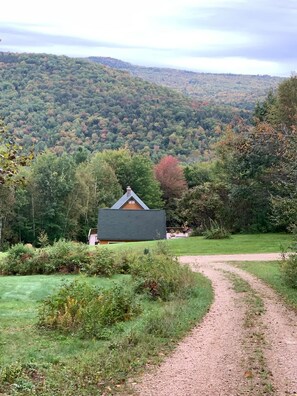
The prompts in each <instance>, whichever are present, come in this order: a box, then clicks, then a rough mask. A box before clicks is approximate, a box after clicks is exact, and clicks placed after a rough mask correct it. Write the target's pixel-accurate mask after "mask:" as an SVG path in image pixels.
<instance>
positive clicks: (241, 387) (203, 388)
mask: <svg viewBox="0 0 297 396" xmlns="http://www.w3.org/2000/svg"><path fill="white" fill-rule="evenodd" d="M279 258H280V255H279V254H248V255H222V256H193V257H181V258H180V261H181V262H182V263H187V264H189V265H190V266H191V267H192V269H193V270H194V271H199V272H201V273H203V274H204V275H205V276H207V277H208V278H209V279H210V280H211V281H212V284H213V288H214V292H215V301H214V303H213V305H212V307H211V309H210V311H209V313H208V314H207V315H206V316H205V318H204V320H203V322H202V323H201V324H200V325H198V326H197V327H196V328H194V329H193V330H192V331H191V333H190V334H189V335H188V336H187V337H186V338H185V339H183V340H182V341H181V342H180V344H179V345H178V346H177V348H176V349H175V351H174V352H173V353H172V355H171V356H169V357H168V358H167V359H166V360H165V361H164V363H163V364H161V365H160V366H159V367H158V368H156V369H155V370H154V371H152V372H150V373H148V374H145V375H144V376H143V377H142V378H141V379H140V381H139V383H138V384H137V385H136V386H135V392H136V394H138V395H140V396H150V395H151V396H242V395H249V396H262V395H276V396H296V395H297V315H296V313H294V312H293V311H290V310H288V309H287V308H286V307H285V306H284V305H283V304H282V302H281V301H280V299H279V297H278V296H277V295H276V294H275V293H274V292H273V291H272V290H271V289H270V288H269V287H268V286H266V285H265V284H264V283H263V282H261V281H260V280H258V279H256V278H255V277H254V276H252V275H250V274H248V273H247V272H245V271H243V270H240V269H237V268H234V267H233V266H231V265H229V264H227V263H228V262H231V261H269V260H278V259H279ZM230 273H231V274H235V276H236V277H237V279H239V278H238V277H240V279H241V280H243V281H245V282H248V284H249V286H250V290H251V293H252V294H253V295H254V296H256V297H255V298H258V299H259V300H260V301H262V302H263V306H264V309H263V313H262V314H261V315H259V317H257V316H256V317H255V320H254V322H253V323H251V324H250V325H249V327H246V325H245V320H246V315H247V314H249V306H248V305H247V303H246V300H244V299H243V297H242V294H240V293H237V292H236V291H235V290H234V288H233V286H232V282H231V280H230V277H229V278H228V276H227V275H229V276H230ZM233 276H234V275H233Z"/></svg>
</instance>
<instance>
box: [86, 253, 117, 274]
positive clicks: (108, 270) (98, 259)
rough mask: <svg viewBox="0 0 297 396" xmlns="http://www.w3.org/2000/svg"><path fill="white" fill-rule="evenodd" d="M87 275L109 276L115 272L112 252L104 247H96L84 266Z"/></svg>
mask: <svg viewBox="0 0 297 396" xmlns="http://www.w3.org/2000/svg"><path fill="white" fill-rule="evenodd" d="M84 270H85V272H86V273H87V274H88V275H104V276H111V275H113V274H115V273H116V272H117V268H116V261H115V256H114V253H113V252H112V251H111V250H109V249H106V248H100V247H97V248H96V250H95V252H92V254H91V255H90V262H89V263H88V264H87V265H86V266H85V267H84Z"/></svg>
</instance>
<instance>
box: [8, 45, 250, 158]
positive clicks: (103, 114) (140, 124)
mask: <svg viewBox="0 0 297 396" xmlns="http://www.w3.org/2000/svg"><path fill="white" fill-rule="evenodd" d="M0 92H1V95H0V117H2V118H3V119H4V123H5V124H6V126H7V128H8V130H9V131H10V132H13V134H14V136H15V138H16V141H17V143H20V144H22V145H23V146H24V147H27V148H28V147H30V148H31V147H32V146H34V147H35V149H36V151H42V150H44V149H46V148H52V149H53V150H54V151H55V152H57V153H59V152H64V151H67V152H74V151H76V150H77V148H78V147H84V148H86V149H88V150H90V151H92V152H93V151H97V150H103V149H116V148H119V147H124V146H125V147H129V148H130V149H131V150H132V151H136V152H149V153H150V155H151V156H152V157H153V158H156V157H160V156H161V155H163V154H164V153H167V154H174V155H178V156H181V157H183V158H185V157H187V158H188V157H189V156H190V155H194V156H200V155H201V154H202V155H204V156H207V151H208V149H209V146H210V144H211V142H212V141H214V140H216V139H217V135H218V132H219V131H220V129H221V126H222V125H224V124H226V123H228V122H230V121H231V120H232V118H233V117H234V114H233V113H232V111H230V110H229V111H227V110H226V108H224V107H223V106H220V107H219V106H213V105H209V104H208V103H207V102H203V101H197V100H195V101H194V100H193V99H191V98H188V97H186V96H183V95H182V94H180V93H178V92H175V91H174V90H171V89H168V88H165V87H162V86H158V85H156V84H152V83H149V82H146V81H144V80H142V79H140V78H137V77H132V76H130V75H129V74H128V73H127V72H124V71H118V70H114V69H111V68H109V67H105V66H102V65H99V64H96V63H92V62H90V61H89V60H83V59H73V58H68V57H66V56H54V55H47V54H14V53H3V52H2V53H0ZM243 115H244V112H243Z"/></svg>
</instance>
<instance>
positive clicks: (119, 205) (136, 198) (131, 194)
mask: <svg viewBox="0 0 297 396" xmlns="http://www.w3.org/2000/svg"><path fill="white" fill-rule="evenodd" d="M130 199H134V201H135V202H137V203H138V205H140V206H141V207H142V208H143V209H144V210H149V207H148V206H146V204H145V203H144V202H143V201H142V200H141V199H140V198H139V196H138V195H137V194H135V192H134V191H133V190H132V189H131V188H130V187H127V192H126V193H125V194H124V195H123V196H122V197H121V198H120V199H119V200H118V201H117V202H116V203H115V204H114V205H112V207H111V209H121V208H122V207H123V206H124V205H125V204H126V203H127V202H128V201H130Z"/></svg>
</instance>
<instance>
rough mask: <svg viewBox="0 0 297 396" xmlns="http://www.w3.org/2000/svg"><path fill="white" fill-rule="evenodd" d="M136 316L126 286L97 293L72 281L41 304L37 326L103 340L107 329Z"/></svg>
mask: <svg viewBox="0 0 297 396" xmlns="http://www.w3.org/2000/svg"><path fill="white" fill-rule="evenodd" d="M139 312H140V308H139V305H138V304H137V302H136V299H135V294H134V292H133V290H132V288H131V287H130V286H129V285H128V284H123V285H114V286H113V287H111V288H110V289H98V288H96V287H94V286H91V285H89V284H88V283H86V282H84V281H81V280H75V281H74V282H72V283H68V284H65V285H63V286H62V287H61V288H60V290H59V291H58V292H57V293H55V294H53V295H51V296H50V297H48V298H47V299H45V300H44V301H43V303H42V305H41V307H40V309H39V315H38V317H39V320H38V324H39V326H41V327H45V328H50V329H57V330H61V331H64V332H77V333H79V334H80V335H81V336H83V337H94V338H102V336H103V335H104V330H105V329H106V328H107V327H110V326H112V325H114V324H116V323H118V322H123V321H127V320H129V319H131V318H132V317H134V316H135V315H137V314H138V313H139Z"/></svg>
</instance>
